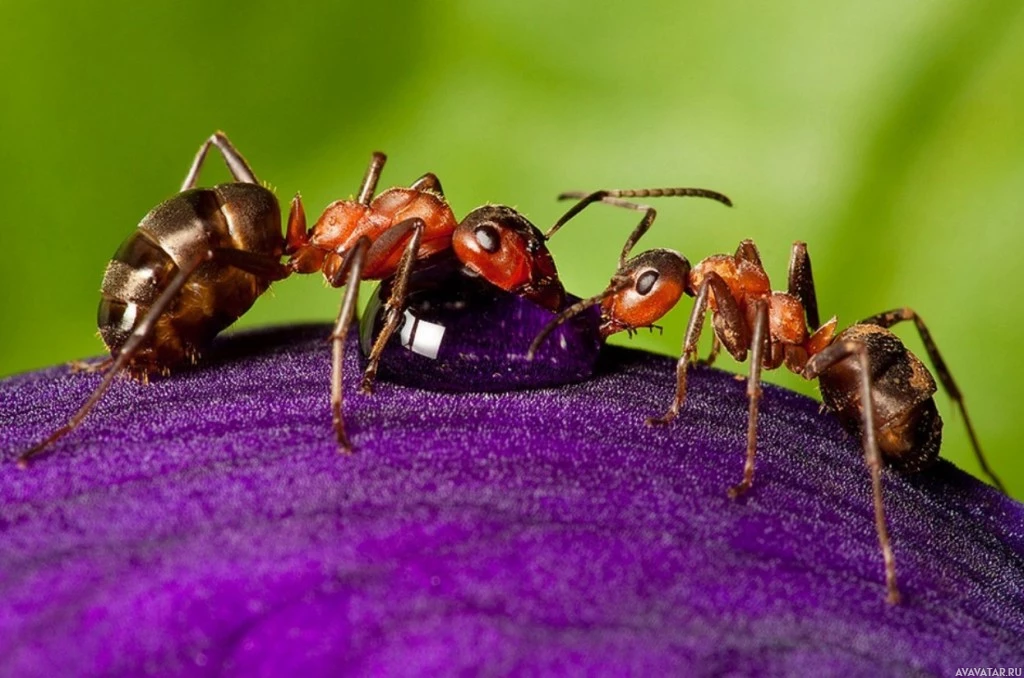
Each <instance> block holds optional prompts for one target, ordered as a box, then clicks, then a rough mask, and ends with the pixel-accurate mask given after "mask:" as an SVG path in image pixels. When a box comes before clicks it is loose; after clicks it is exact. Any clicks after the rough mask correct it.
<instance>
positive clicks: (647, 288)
mask: <svg viewBox="0 0 1024 678" xmlns="http://www.w3.org/2000/svg"><path fill="white" fill-rule="evenodd" d="M658 277H659V275H658V272H657V271H644V272H643V273H642V274H640V277H639V278H637V279H636V291H637V293H638V294H650V292H651V290H652V289H654V283H656V282H658Z"/></svg>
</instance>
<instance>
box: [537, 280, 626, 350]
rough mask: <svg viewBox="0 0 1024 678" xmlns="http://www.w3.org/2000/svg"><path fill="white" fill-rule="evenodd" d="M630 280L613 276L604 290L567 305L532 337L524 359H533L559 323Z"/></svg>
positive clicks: (599, 301) (614, 292)
mask: <svg viewBox="0 0 1024 678" xmlns="http://www.w3.org/2000/svg"><path fill="white" fill-rule="evenodd" d="M630 282H631V281H630V279H629V278H627V277H622V276H617V277H615V278H612V282H611V284H609V285H608V288H607V289H606V290H605V291H603V292H601V293H600V294H595V295H594V296H592V297H590V298H589V299H580V300H579V301H577V302H576V303H575V304H573V305H572V306H569V307H568V308H566V309H565V310H563V311H562V312H561V313H559V314H558V315H557V316H555V317H554V318H552V319H551V322H549V323H548V324H547V325H546V326H545V327H544V329H542V330H541V331H540V333H539V334H538V335H537V336H536V337H535V338H534V340H533V342H532V343H531V344H530V348H529V350H528V351H527V352H526V359H527V360H533V358H534V356H536V355H537V349H539V348H540V345H541V344H542V343H544V340H545V339H547V338H548V335H550V334H551V333H552V332H554V331H555V330H556V329H558V326H559V325H562V324H564V323H565V322H566V321H568V320H570V319H571V318H573V317H575V316H577V315H579V314H580V313H582V312H583V311H585V310H586V309H588V308H590V307H591V306H594V305H596V304H599V303H601V302H603V301H604V300H605V299H607V298H608V297H610V296H612V295H613V294H616V293H618V292H620V291H622V290H623V289H625V288H626V287H628V286H629V284H630Z"/></svg>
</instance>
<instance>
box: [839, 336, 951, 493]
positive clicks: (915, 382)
mask: <svg viewBox="0 0 1024 678" xmlns="http://www.w3.org/2000/svg"><path fill="white" fill-rule="evenodd" d="M851 340H852V341H857V342H859V343H861V344H863V345H864V347H865V348H866V349H867V353H868V362H869V363H870V365H871V374H870V375H869V376H870V381H871V397H872V400H873V401H874V405H875V430H876V438H877V442H878V449H879V452H881V455H882V457H883V459H884V460H885V462H886V464H887V465H889V466H891V467H893V468H895V469H896V470H899V471H902V472H906V473H913V472H916V471H920V470H922V469H924V468H927V467H928V466H929V465H931V464H932V463H933V462H934V461H935V460H936V459H937V458H938V456H939V448H940V446H941V442H942V418H941V417H940V416H939V412H938V410H937V409H936V407H935V399H934V398H933V397H932V396H933V394H934V393H935V391H936V385H935V379H934V378H932V375H931V373H930V372H929V371H928V369H927V368H926V367H925V365H924V363H922V362H921V360H920V359H918V357H917V356H915V355H914V354H913V353H911V352H910V351H909V350H907V347H906V346H904V345H903V342H902V341H900V339H899V337H897V336H896V335H895V334H893V333H892V332H890V331H889V330H887V329H885V328H884V327H879V326H878V325H869V324H860V325H853V326H852V327H849V328H848V329H846V330H844V331H843V332H841V333H840V334H839V335H838V336H837V337H836V339H835V342H836V343H840V342H843V341H851ZM860 370H861V368H860V363H859V361H858V359H857V357H856V356H850V357H848V358H846V359H844V360H841V361H839V362H837V363H835V364H834V365H832V366H830V367H829V368H828V369H827V370H825V371H824V372H823V373H822V374H821V375H820V377H819V384H820V386H821V397H822V400H823V401H824V402H825V405H826V406H827V407H828V408H829V409H830V410H832V411H833V412H835V414H836V416H837V417H839V420H840V422H842V424H843V428H845V429H846V430H847V431H848V432H849V433H850V434H851V435H854V436H856V437H857V438H860V437H861V435H862V431H863V421H864V419H863V412H862V405H861V401H860Z"/></svg>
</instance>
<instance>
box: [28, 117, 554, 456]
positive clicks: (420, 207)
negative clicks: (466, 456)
mask: <svg viewBox="0 0 1024 678" xmlns="http://www.w3.org/2000/svg"><path fill="white" fill-rule="evenodd" d="M211 146H214V147H216V148H217V149H218V150H219V151H220V152H221V154H222V156H223V157H224V160H225V162H226V164H227V166H228V169H229V170H230V172H231V175H232V177H233V178H234V179H235V182H234V183H228V184H221V185H218V186H215V187H213V188H195V185H196V181H197V179H198V176H199V172H200V170H201V169H202V165H203V162H204V161H205V159H206V155H207V153H208V152H209V149H210V147H211ZM385 161H386V156H385V155H384V154H383V153H374V154H373V156H372V158H371V161H370V165H369V167H368V168H367V171H366V174H365V176H364V178H363V181H362V184H361V186H360V189H359V193H358V197H357V198H356V199H355V200H340V201H337V202H334V203H332V204H331V205H329V206H328V207H327V208H326V210H325V211H324V213H323V215H322V216H321V217H320V218H319V219H318V220H317V222H316V223H315V224H314V225H313V227H312V228H311V229H309V230H308V231H307V229H306V217H305V210H304V209H303V206H302V201H301V199H300V198H299V196H296V197H295V198H293V199H292V203H291V208H290V211H289V215H288V223H287V227H286V230H285V233H284V235H283V236H282V233H281V217H280V209H279V206H278V202H277V198H276V197H275V196H274V194H273V193H272V192H271V191H270V190H268V189H267V188H264V187H263V186H261V185H260V184H259V183H258V182H257V180H256V176H255V175H254V174H253V171H252V169H251V168H250V167H249V165H248V163H247V162H246V161H245V159H244V158H243V157H242V155H241V154H240V153H239V152H238V151H237V150H236V149H235V147H234V146H233V145H232V144H231V142H230V141H229V140H228V139H227V137H226V136H225V135H224V134H223V133H222V132H217V133H215V134H213V135H212V136H211V137H210V138H209V139H207V140H206V141H205V142H204V143H203V144H202V146H200V148H199V151H198V152H197V153H196V156H195V159H194V160H193V162H192V166H191V167H190V168H189V171H188V174H187V175H186V177H185V181H184V182H183V184H182V188H181V192H180V193H178V194H177V195H175V196H174V197H172V198H170V199H168V200H166V201H165V202H163V203H162V204H160V205H158V206H157V207H155V208H154V209H153V210H152V211H150V212H149V214H147V215H146V216H145V217H143V219H142V221H141V222H140V224H139V227H138V229H137V230H136V231H135V233H133V234H132V235H131V236H129V237H128V239H126V240H125V242H124V243H123V244H122V245H121V247H120V248H119V249H118V251H117V252H116V253H115V255H114V258H113V259H112V260H111V262H110V264H109V265H108V266H107V271H106V274H105V276H104V279H103V285H102V288H101V290H102V294H103V299H102V301H101V302H100V308H99V316H98V323H99V328H100V334H101V336H102V338H103V340H104V343H105V344H106V346H107V348H108V349H109V351H110V354H111V355H110V357H109V358H108V359H106V360H104V361H102V362H101V363H99V364H98V365H95V366H91V367H90V368H89V369H90V370H106V373H105V375H104V378H103V380H102V381H101V382H100V384H99V385H98V386H97V387H96V389H95V390H94V391H93V393H92V394H91V395H90V397H89V398H88V399H87V400H86V402H85V404H83V405H82V407H81V408H79V410H78V411H77V412H76V413H75V414H74V415H72V417H71V419H70V420H69V421H68V422H67V423H66V424H65V425H63V426H62V427H60V428H59V429H57V430H56V431H54V432H53V433H51V434H50V435H49V436H48V437H47V438H46V439H45V440H43V441H42V442H40V443H38V444H37V445H35V446H33V447H32V448H31V449H29V450H28V451H27V452H24V453H23V454H21V455H20V456H19V457H18V464H19V465H20V466H22V467H24V466H26V465H27V464H28V461H29V460H30V459H31V458H32V457H34V456H36V455H38V454H39V453H41V452H42V451H43V450H45V449H46V448H47V447H48V446H49V445H50V444H52V443H53V442H54V441H56V440H58V439H59V438H61V437H62V436H64V435H66V434H67V433H68V432H70V431H72V430H73V429H75V428H76V427H77V426H78V425H79V424H80V423H81V421H82V420H83V419H84V417H85V416H86V415H87V414H88V413H89V412H90V411H91V410H92V408H93V407H94V406H95V405H96V403H97V402H98V401H99V400H100V398H101V397H102V396H103V394H104V392H105V391H106V390H107V388H109V386H110V384H111V382H112V381H113V379H114V377H115V376H116V375H117V374H118V373H120V372H121V371H127V373H128V375H129V376H130V377H132V378H135V379H137V380H140V381H144V382H145V381H148V379H149V376H150V375H152V374H154V373H161V374H165V373H167V372H169V371H170V369H171V368H173V367H175V366H177V365H179V364H181V363H183V362H186V361H193V362H194V361H195V360H197V359H198V357H199V354H200V352H201V350H203V349H204V348H205V347H206V346H208V345H209V343H210V342H211V341H212V340H213V338H214V337H215V336H216V335H217V334H218V333H220V332H221V331H222V330H224V329H225V328H226V327H228V326H229V325H230V324H231V323H232V322H234V321H235V320H236V319H238V318H239V317H240V316H241V315H242V314H243V313H245V312H246V311H247V310H248V309H249V308H250V307H251V306H252V304H253V303H254V302H255V300H256V298H257V297H259V296H260V295H261V294H262V293H263V292H265V291H266V290H267V288H268V287H269V286H270V284H271V283H272V282H275V281H277V280H281V279H283V278H286V277H288V276H289V275H291V274H292V273H313V272H316V271H322V272H323V274H324V277H325V278H326V280H327V282H328V283H330V284H331V285H332V286H333V287H340V286H342V285H347V289H346V290H345V294H344V298H343V301H342V304H341V309H340V312H339V314H338V317H337V320H336V322H335V325H334V330H333V332H332V333H331V340H332V366H331V413H332V421H333V425H334V430H335V435H336V438H337V441H338V445H339V447H340V448H341V449H342V450H343V451H346V452H347V451H351V449H352V445H351V443H350V442H349V439H348V436H347V435H346V433H345V428H344V421H343V418H342V373H341V372H342V356H343V351H344V341H345V338H346V336H347V335H348V330H349V327H350V325H351V323H352V320H353V317H354V315H355V308H356V303H357V294H358V283H359V281H361V280H370V279H391V278H393V284H392V286H391V294H390V297H389V299H388V301H387V303H386V321H385V323H384V325H383V328H382V329H381V331H380V334H379V335H378V337H377V339H376V341H375V342H374V343H373V347H372V349H371V351H370V355H369V360H368V365H367V367H366V370H365V372H364V374H363V379H362V383H361V387H362V390H363V391H364V392H368V391H370V390H371V388H372V383H373V379H374V376H375V374H376V372H377V366H378V362H379V360H380V355H381V352H382V351H383V348H384V346H385V345H386V343H387V341H388V339H389V338H390V337H391V335H392V334H393V333H394V332H395V330H396V329H397V328H398V326H399V323H400V321H401V319H402V308H403V305H404V303H405V297H406V294H407V283H408V280H409V275H410V272H411V271H412V268H413V264H414V263H415V262H417V261H420V260H424V259H429V258H431V257H434V256H450V255H451V254H452V253H453V254H454V255H455V256H456V257H457V258H458V260H459V261H460V262H461V265H462V266H463V267H465V268H466V269H467V270H469V271H471V272H472V273H474V274H476V275H478V276H480V277H482V278H484V279H485V280H487V281H488V282H490V283H491V284H492V285H495V286H496V287H498V288H501V289H503V290H507V291H509V292H512V293H514V294H517V295H520V296H522V297H524V298H526V299H529V300H531V301H533V302H534V303H536V304H538V305H540V306H542V307H544V308H547V309H548V310H550V311H552V312H557V311H560V310H561V309H562V307H563V306H564V301H565V290H564V288H563V287H562V284H561V282H560V281H559V280H558V275H557V272H556V270H555V265H554V261H553V260H552V258H551V255H550V253H549V252H548V250H547V247H546V245H545V242H544V241H545V238H544V236H542V235H541V233H540V231H538V230H537V228H536V227H535V226H534V225H533V224H531V223H530V222H529V221H528V220H526V219H525V218H524V217H523V216H522V215H520V214H519V213H518V212H516V211H515V210H513V209H511V208H509V207H505V206H501V205H487V206H484V207H480V208H477V209H475V210H473V211H472V212H470V213H469V214H468V215H467V216H466V218H465V219H463V220H462V222H458V221H457V220H456V219H455V216H454V214H453V213H452V210H451V208H450V207H449V205H448V203H447V201H446V200H445V197H444V193H443V191H442V188H441V182H440V181H439V180H438V178H437V177H436V176H435V175H434V174H432V173H428V174H425V175H423V176H422V177H421V178H420V179H418V180H416V181H415V182H414V183H413V184H412V185H411V186H410V187H408V188H390V189H388V190H385V191H384V192H382V193H380V194H379V195H377V196H376V197H375V196H374V193H375V191H376V187H377V183H378V180H379V178H380V174H381V171H382V170H383V167H384V163H385ZM283 256H287V257H288V260H287V262H286V263H281V258H282V257H283Z"/></svg>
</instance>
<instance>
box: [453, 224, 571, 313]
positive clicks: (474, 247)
mask: <svg viewBox="0 0 1024 678" xmlns="http://www.w3.org/2000/svg"><path fill="white" fill-rule="evenodd" d="M452 249H454V250H455V255H456V256H457V257H458V258H459V260H460V261H461V262H462V263H463V264H464V265H465V266H466V268H467V269H469V270H470V271H473V272H474V273H476V274H477V275H479V276H481V277H483V278H484V279H486V280H487V281H488V282H490V283H491V284H493V285H495V286H496V287H500V288H501V289H503V290H507V291H509V292H513V293H515V294H520V295H522V296H524V297H526V298H527V299H530V300H531V301H533V302H534V303H536V304H539V305H540V306H543V307H545V308H548V309H550V310H552V311H560V310H562V306H563V305H564V303H565V289H564V288H563V287H562V283H561V282H560V281H559V280H558V272H557V271H556V270H555V262H554V260H553V259H552V258H551V253H550V252H548V248H547V245H546V244H545V241H544V236H543V235H542V234H541V232H540V231H538V230H537V227H536V226H534V225H533V224H531V223H530V222H529V221H527V220H526V219H525V218H524V217H523V215H521V214H519V213H518V212H516V211H515V210H514V209H512V208H511V207H505V206H503V205H488V206H486V207H480V208H477V209H475V210H473V211H472V212H470V213H469V214H468V215H467V216H466V218H465V219H463V221H462V223H461V224H459V225H458V227H457V228H456V229H455V233H454V234H453V235H452Z"/></svg>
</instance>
